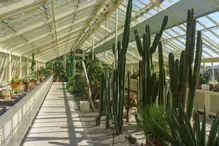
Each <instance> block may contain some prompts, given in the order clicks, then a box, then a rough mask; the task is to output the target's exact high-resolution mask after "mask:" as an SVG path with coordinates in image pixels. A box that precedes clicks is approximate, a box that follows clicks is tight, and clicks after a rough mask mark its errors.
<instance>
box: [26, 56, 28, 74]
mask: <svg viewBox="0 0 219 146" xmlns="http://www.w3.org/2000/svg"><path fill="white" fill-rule="evenodd" d="M28 65H29V64H28V59H27V68H26V69H27V75H29V68H28V67H29V66H28Z"/></svg>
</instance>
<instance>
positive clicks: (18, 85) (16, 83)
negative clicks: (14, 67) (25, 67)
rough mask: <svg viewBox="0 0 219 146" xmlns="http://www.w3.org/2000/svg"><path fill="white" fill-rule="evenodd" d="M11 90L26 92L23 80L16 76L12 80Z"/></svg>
mask: <svg viewBox="0 0 219 146" xmlns="http://www.w3.org/2000/svg"><path fill="white" fill-rule="evenodd" d="M11 88H12V90H24V84H23V83H22V80H21V79H19V78H18V77H16V76H15V77H13V78H12V80H11Z"/></svg>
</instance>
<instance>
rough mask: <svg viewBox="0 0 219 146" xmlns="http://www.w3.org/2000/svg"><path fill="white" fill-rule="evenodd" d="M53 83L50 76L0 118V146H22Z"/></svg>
mask: <svg viewBox="0 0 219 146" xmlns="http://www.w3.org/2000/svg"><path fill="white" fill-rule="evenodd" d="M52 83H53V76H50V77H48V78H47V79H45V80H44V81H43V82H41V83H40V84H39V85H38V86H37V87H36V88H34V89H33V90H32V91H31V92H30V93H28V94H27V95H26V96H25V97H24V98H23V99H21V100H20V101H19V102H18V103H17V104H15V105H14V106H13V107H11V108H10V109H9V110H8V111H7V112H6V113H4V114H3V115H2V116H1V117H0V146H19V145H20V144H21V142H22V140H23V138H24V136H25V134H26V132H27V131H28V129H29V127H31V124H32V122H33V120H34V118H35V116H36V114H37V112H38V110H39V109H40V106H41V104H42V103H43V101H44V99H45V97H46V95H47V93H48V91H49V89H50V87H51V86H52Z"/></svg>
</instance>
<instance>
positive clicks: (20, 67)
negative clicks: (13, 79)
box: [19, 56, 23, 79]
mask: <svg viewBox="0 0 219 146" xmlns="http://www.w3.org/2000/svg"><path fill="white" fill-rule="evenodd" d="M19 59H20V60H19V77H20V79H21V78H22V77H23V75H22V56H21V57H20V58H19Z"/></svg>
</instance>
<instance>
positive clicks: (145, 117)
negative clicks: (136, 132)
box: [136, 104, 168, 146]
mask: <svg viewBox="0 0 219 146" xmlns="http://www.w3.org/2000/svg"><path fill="white" fill-rule="evenodd" d="M167 119H168V116H167V114H166V112H165V106H163V105H155V104H153V105H151V106H150V107H143V106H140V108H139V112H138V114H137V115H136V121H137V125H138V127H139V128H140V129H142V130H143V131H144V134H145V138H146V145H147V146H164V144H165V140H166V139H167V137H166V134H165V133H164V132H163V128H164V129H166V130H167V129H168V124H167Z"/></svg>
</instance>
